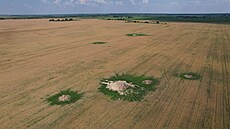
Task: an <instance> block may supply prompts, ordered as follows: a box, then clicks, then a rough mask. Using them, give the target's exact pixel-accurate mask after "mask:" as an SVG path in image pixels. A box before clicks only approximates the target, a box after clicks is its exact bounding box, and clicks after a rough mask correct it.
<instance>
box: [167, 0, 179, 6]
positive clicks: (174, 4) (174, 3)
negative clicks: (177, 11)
mask: <svg viewBox="0 0 230 129" xmlns="http://www.w3.org/2000/svg"><path fill="white" fill-rule="evenodd" d="M169 4H170V5H173V6H177V5H178V3H177V2H175V1H174V2H170V3H169Z"/></svg>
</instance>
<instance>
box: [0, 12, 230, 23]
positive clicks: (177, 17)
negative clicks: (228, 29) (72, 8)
mask: <svg viewBox="0 0 230 129" xmlns="http://www.w3.org/2000/svg"><path fill="white" fill-rule="evenodd" d="M47 18H79V19H92V18H96V19H105V20H159V21H164V22H200V23H225V24H229V23H230V13H219V14H148V13H147V14H143V13H141V14H138V13H132V14H130V13H119V14H52V15H1V16H0V20H7V19H47Z"/></svg>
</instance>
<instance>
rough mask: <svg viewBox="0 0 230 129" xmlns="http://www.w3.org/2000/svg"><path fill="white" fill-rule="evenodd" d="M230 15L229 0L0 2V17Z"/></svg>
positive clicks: (18, 0)
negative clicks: (37, 15)
mask: <svg viewBox="0 0 230 129" xmlns="http://www.w3.org/2000/svg"><path fill="white" fill-rule="evenodd" d="M221 12H225V13H230V0H0V14H66V13H76V14H77V13H221Z"/></svg>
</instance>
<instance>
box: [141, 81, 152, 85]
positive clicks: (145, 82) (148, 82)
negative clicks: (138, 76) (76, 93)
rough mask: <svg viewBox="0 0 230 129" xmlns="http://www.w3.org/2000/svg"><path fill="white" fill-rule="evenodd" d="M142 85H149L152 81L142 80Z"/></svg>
mask: <svg viewBox="0 0 230 129" xmlns="http://www.w3.org/2000/svg"><path fill="white" fill-rule="evenodd" d="M142 83H144V84H147V85H149V84H152V83H153V81H152V80H144V81H142Z"/></svg>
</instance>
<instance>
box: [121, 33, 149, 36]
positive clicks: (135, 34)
mask: <svg viewBox="0 0 230 129" xmlns="http://www.w3.org/2000/svg"><path fill="white" fill-rule="evenodd" d="M126 35H127V36H147V35H146V34H141V33H132V34H126Z"/></svg>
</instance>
